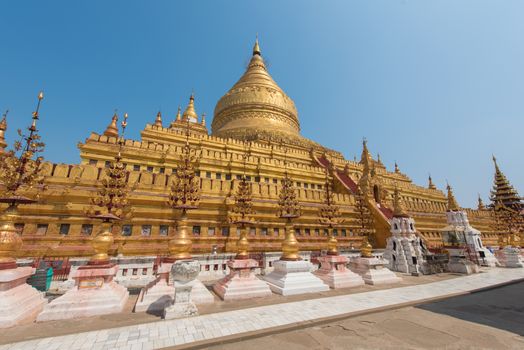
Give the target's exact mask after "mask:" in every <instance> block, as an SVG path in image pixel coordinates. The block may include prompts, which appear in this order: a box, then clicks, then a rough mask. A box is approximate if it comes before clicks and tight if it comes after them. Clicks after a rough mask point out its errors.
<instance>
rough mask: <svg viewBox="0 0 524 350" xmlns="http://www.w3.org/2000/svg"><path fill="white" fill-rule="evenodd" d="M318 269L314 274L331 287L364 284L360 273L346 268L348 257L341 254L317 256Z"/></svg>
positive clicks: (349, 286) (348, 286)
mask: <svg viewBox="0 0 524 350" xmlns="http://www.w3.org/2000/svg"><path fill="white" fill-rule="evenodd" d="M318 261H320V264H321V265H320V269H318V270H317V271H315V272H314V274H315V275H316V276H317V277H318V278H320V279H321V280H322V281H324V283H325V284H327V285H328V286H329V287H330V288H332V289H338V288H351V287H358V286H362V285H364V280H363V279H362V277H360V275H358V274H356V273H354V272H352V271H351V270H348V269H347V268H346V264H347V262H348V258H346V257H345V256H341V255H326V256H321V257H319V258H318Z"/></svg>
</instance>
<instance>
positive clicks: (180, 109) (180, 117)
mask: <svg viewBox="0 0 524 350" xmlns="http://www.w3.org/2000/svg"><path fill="white" fill-rule="evenodd" d="M181 111H182V108H180V106H178V112H177V113H176V120H178V121H180V120H182V114H180V112H181Z"/></svg>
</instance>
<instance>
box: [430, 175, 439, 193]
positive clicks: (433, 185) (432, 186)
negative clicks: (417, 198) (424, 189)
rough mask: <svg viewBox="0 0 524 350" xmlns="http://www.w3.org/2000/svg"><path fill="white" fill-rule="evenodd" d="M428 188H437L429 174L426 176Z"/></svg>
mask: <svg viewBox="0 0 524 350" xmlns="http://www.w3.org/2000/svg"><path fill="white" fill-rule="evenodd" d="M428 188H429V189H430V190H435V189H437V186H435V184H434V183H433V179H431V174H429V177H428Z"/></svg>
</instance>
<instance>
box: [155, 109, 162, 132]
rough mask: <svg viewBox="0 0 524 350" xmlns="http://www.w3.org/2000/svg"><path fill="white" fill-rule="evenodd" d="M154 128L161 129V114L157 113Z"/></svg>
mask: <svg viewBox="0 0 524 350" xmlns="http://www.w3.org/2000/svg"><path fill="white" fill-rule="evenodd" d="M154 125H155V126H157V127H159V128H161V127H162V113H161V112H160V111H158V113H157V114H156V118H155V124H154Z"/></svg>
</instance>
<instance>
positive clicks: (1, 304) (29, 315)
mask: <svg viewBox="0 0 524 350" xmlns="http://www.w3.org/2000/svg"><path fill="white" fill-rule="evenodd" d="M32 274H33V268H32V267H29V266H27V267H17V268H14V269H6V270H0V328H7V327H12V326H16V325H19V324H23V323H29V322H33V321H34V320H35V319H36V316H37V315H38V314H39V313H40V312H41V311H42V309H43V307H44V305H45V304H46V303H47V300H46V299H45V298H44V296H43V294H42V293H41V292H39V291H38V290H36V289H35V288H33V287H31V286H30V285H29V284H27V283H26V281H27V279H28V278H29V277H30V276H31V275H32Z"/></svg>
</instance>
